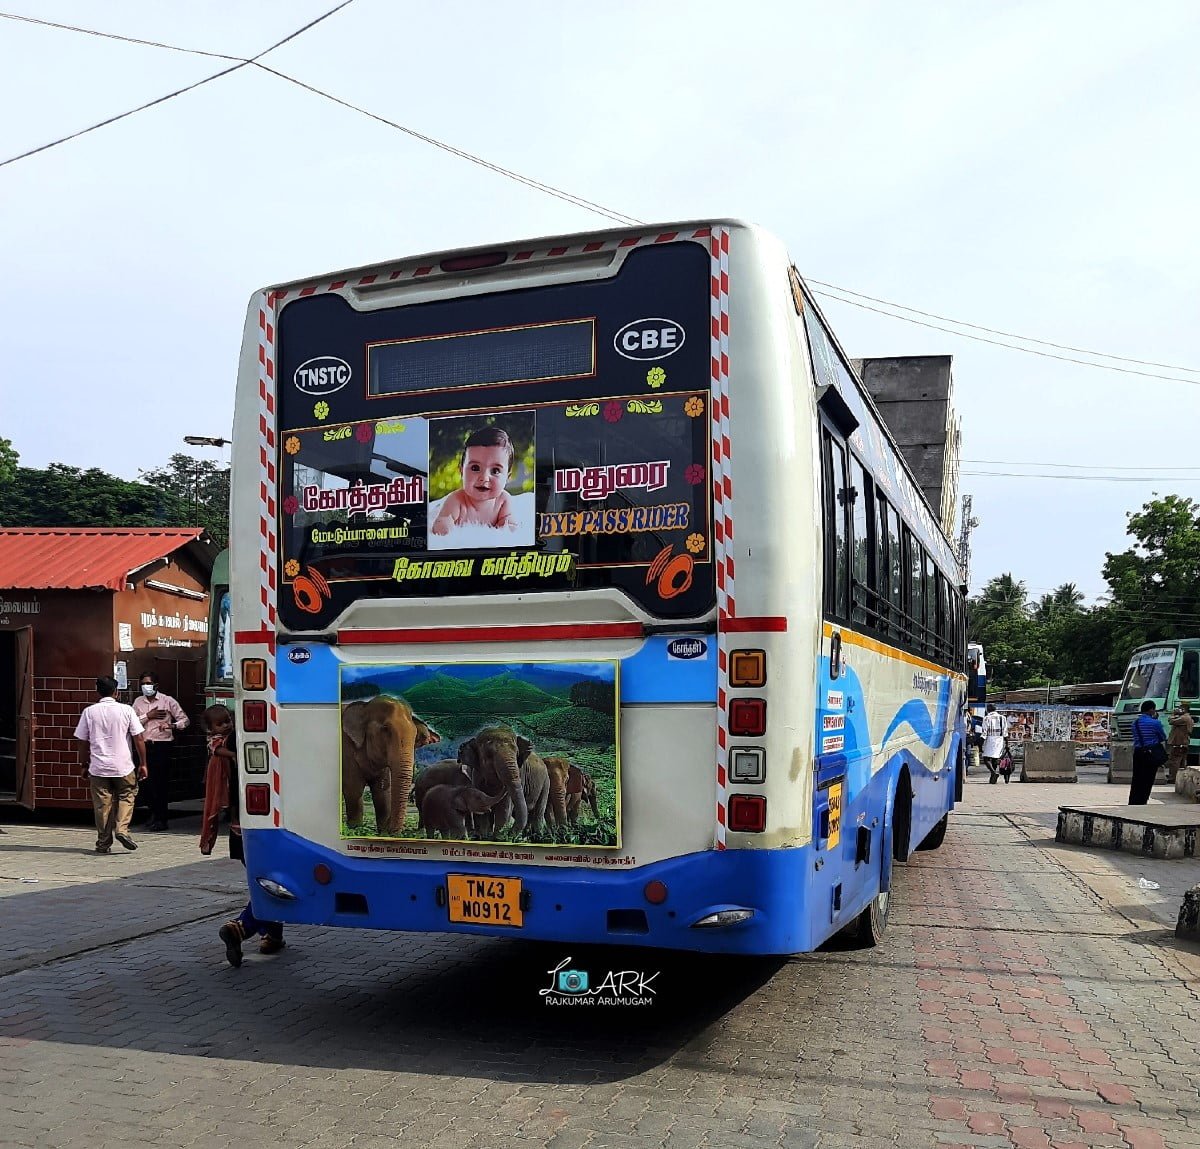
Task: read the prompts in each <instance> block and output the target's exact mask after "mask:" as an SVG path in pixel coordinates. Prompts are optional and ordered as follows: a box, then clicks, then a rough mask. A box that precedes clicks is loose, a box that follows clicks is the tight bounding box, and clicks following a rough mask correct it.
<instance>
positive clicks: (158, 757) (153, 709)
mask: <svg viewBox="0 0 1200 1149" xmlns="http://www.w3.org/2000/svg"><path fill="white" fill-rule="evenodd" d="M141 685H142V692H141V694H140V695H139V696H138V697H137V698H135V699H134V700H133V712H134V714H136V715H137V716H138V720H139V721H140V722H141V724H142V725H143V726H144V727H145V728H146V733H145V735H144V737H145V739H146V767H147V769H148V770H149V772H150V773H149V777H148V778H147V779H146V790H147V794H146V797H147V800H148V801H149V803H150V821H149V822H148V823H147V824H146V829H147V830H165V829H166V828H167V799H168V797H169V796H170V784H171V747H172V746H173V745H174V743H175V731H176V730H186V729H187V728H188V716H187V715H186V714H184V712H183V707H182V706H180V705H179V703H178V702H176V701H175V699H174V698H172V697H171V696H170V695H169V694H163V693H162V691H160V690H159V689H158V679H157V678H156V677H155V676H154V675H153V674H143V675H142V678H141Z"/></svg>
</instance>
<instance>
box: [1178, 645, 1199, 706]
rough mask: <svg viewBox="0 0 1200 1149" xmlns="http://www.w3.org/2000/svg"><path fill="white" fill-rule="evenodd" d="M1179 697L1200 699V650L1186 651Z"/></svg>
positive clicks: (1180, 671) (1181, 672) (1181, 670)
mask: <svg viewBox="0 0 1200 1149" xmlns="http://www.w3.org/2000/svg"><path fill="white" fill-rule="evenodd" d="M1179 697H1180V698H1200V650H1185V651H1184V652H1183V665H1182V666H1181V667H1180V668H1179Z"/></svg>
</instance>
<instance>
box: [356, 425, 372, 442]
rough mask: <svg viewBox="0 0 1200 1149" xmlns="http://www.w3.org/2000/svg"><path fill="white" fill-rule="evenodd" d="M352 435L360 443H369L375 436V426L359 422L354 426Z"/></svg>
mask: <svg viewBox="0 0 1200 1149" xmlns="http://www.w3.org/2000/svg"><path fill="white" fill-rule="evenodd" d="M354 437H355V438H356V439H357V440H358V441H359V442H360V443H369V442H370V441H371V440H372V439H373V438H374V437H375V428H374V427H372V426H371V424H370V423H359V425H358V426H357V427H355V428H354Z"/></svg>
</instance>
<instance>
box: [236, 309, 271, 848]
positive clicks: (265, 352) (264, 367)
mask: <svg viewBox="0 0 1200 1149" xmlns="http://www.w3.org/2000/svg"><path fill="white" fill-rule="evenodd" d="M275 326H276V315H275V296H274V294H273V293H266V292H264V293H263V294H262V295H260V296H259V303H258V534H259V540H260V543H259V545H260V547H261V550H260V552H259V563H258V571H259V574H258V600H259V607H260V613H259V621H260V623H261V630H262V634H261V636H257V637H258V640H259V641H262V642H263V645H264V647H265V654H266V662H267V689H266V703H267V747H268V750H267V753H268V757H269V764H270V768H271V795H272V797H271V820H272V822H273V823H274V824H275V825H276V826H278V825H279V824H280V821H281V819H280V813H279V797H280V787H279V710H278V706H277V702H276V695H275V686H276V683H275V642H274V638H273V636H274V633H275V622H276V613H275V606H276V602H277V594H278V582H277V579H276V575H275V561H276V560H275V556H276V553H277V551H278V547H277V540H276V537H275V532H276V530H277V526H276V506H275V491H276V483H277V481H278V475H277V474H276V471H275ZM235 641H237V636H236V635H235Z"/></svg>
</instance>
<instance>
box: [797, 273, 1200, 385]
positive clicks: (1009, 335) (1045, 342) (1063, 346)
mask: <svg viewBox="0 0 1200 1149" xmlns="http://www.w3.org/2000/svg"><path fill="white" fill-rule="evenodd" d="M805 282H807V283H815V284H817V285H819V286H820V287H828V288H831V289H832V290H834V291H840V292H843V293H844V294H846V295H853V296H856V297H857V298H858V299H869V300H870V301H871V302H872V303H882V304H883V305H884V306H886V307H895V308H897V309H899V310H900V311H911V312H912V313H913V314H914V315H924V316H925V317H926V318H928V319H940V320H941V321H942V322H943V323H953V324H955V325H956V326H958V327H970V328H972V329H973V330H975V331H986V332H988V333H989V334H990V335H1003V336H1004V337H1005V338H1006V339H1019V340H1021V341H1022V342H1023V343H1037V344H1039V345H1040V346H1042V347H1055V348H1057V349H1058V350H1059V351H1075V352H1077V353H1078V354H1080V355H1094V356H1096V357H1098V358H1100V359H1116V360H1117V361H1118V362H1121V363H1136V364H1138V365H1139V366H1141V367H1162V368H1165V369H1166V370H1167V371H1189V372H1192V373H1194V374H1200V367H1181V366H1179V364H1177V363H1156V362H1154V360H1152V359H1131V358H1129V357H1128V356H1126V355H1110V354H1109V353H1108V352H1107V351H1091V350H1089V349H1088V348H1087V347H1072V346H1071V345H1070V344H1069V343H1052V342H1051V341H1050V340H1049V339H1034V338H1033V336H1032V335H1018V334H1016V333H1015V332H1013V331H1001V330H999V329H998V328H996V327H984V326H983V325H982V324H979V323H968V322H967V321H966V320H965V319H951V318H950V317H949V316H948V315H938V314H937V313H936V312H933V311H922V310H920V308H917V307H908V306H906V305H905V304H903V303H893V302H892V301H891V300H890V299H877V298H876V297H875V296H874V295H866V294H864V293H863V292H861V291H851V290H850V289H849V288H848V287H838V285H837V284H836V283H822V282H821V280H819V279H807V278H806V280H805ZM822 294H824V293H822ZM842 302H843V303H848V302H849V300H842ZM895 318H900V316H896V317H895ZM1097 366H1099V364H1097Z"/></svg>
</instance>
